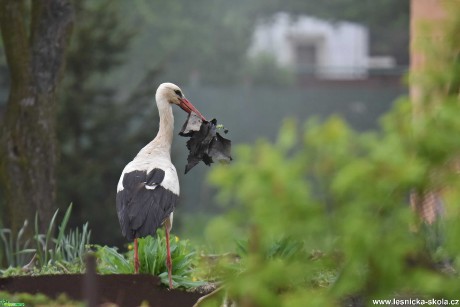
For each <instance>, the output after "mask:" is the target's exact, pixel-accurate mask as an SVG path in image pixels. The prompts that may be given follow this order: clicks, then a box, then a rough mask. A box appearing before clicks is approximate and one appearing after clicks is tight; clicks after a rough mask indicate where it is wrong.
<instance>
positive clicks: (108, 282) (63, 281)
mask: <svg viewBox="0 0 460 307" xmlns="http://www.w3.org/2000/svg"><path fill="white" fill-rule="evenodd" d="M87 282H88V281H87V279H85V275H82V274H66V275H43V276H17V277H7V278H0V291H7V292H10V293H18V292H27V293H32V294H36V293H43V294H45V295H46V296H49V297H51V298H56V297H57V296H58V295H59V294H61V293H65V294H66V295H67V296H68V297H69V298H71V299H73V300H78V301H85V300H86V298H87V297H88V295H93V296H95V297H96V301H97V304H104V303H114V304H116V305H118V306H123V307H124V306H127V307H129V306H140V305H141V304H142V302H147V303H148V304H149V306H151V307H155V306H161V307H168V306H171V307H173V306H174V307H176V306H184V307H186V306H193V304H195V303H196V301H197V300H198V298H200V297H201V296H203V295H205V294H206V293H198V292H186V291H183V290H175V289H173V290H169V289H168V288H166V287H164V286H162V285H160V280H159V278H158V277H156V276H151V275H133V274H116V275H115V274H112V275H96V277H95V279H94V280H92V281H91V284H92V285H93V286H91V290H89V292H92V293H91V294H88V290H87V291H86V294H85V291H84V289H85V283H87ZM87 285H88V284H86V288H88V286H87Z"/></svg>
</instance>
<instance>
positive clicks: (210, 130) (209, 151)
mask: <svg viewBox="0 0 460 307" xmlns="http://www.w3.org/2000/svg"><path fill="white" fill-rule="evenodd" d="M216 124H217V120H215V119H213V120H211V121H210V122H208V121H206V120H202V119H201V118H200V116H199V115H198V114H195V113H194V112H191V113H190V114H189V116H188V118H187V121H186V122H185V123H184V125H183V126H182V130H181V131H180V132H179V135H181V136H188V137H190V139H189V140H188V141H187V148H188V150H189V155H188V157H187V162H188V163H187V165H186V167H185V173H186V174H187V172H188V171H190V170H191V169H192V168H193V167H194V166H195V165H197V164H198V163H199V162H200V161H203V162H204V163H205V164H206V165H211V163H213V162H214V161H215V160H216V161H219V162H227V163H228V162H230V161H231V160H232V157H231V149H232V142H231V141H230V140H228V139H226V138H224V137H222V136H221V135H220V134H219V133H218V132H216V130H217V129H216Z"/></svg>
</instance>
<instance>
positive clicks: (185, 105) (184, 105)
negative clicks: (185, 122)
mask: <svg viewBox="0 0 460 307" xmlns="http://www.w3.org/2000/svg"><path fill="white" fill-rule="evenodd" d="M179 107H181V109H182V110H184V111H185V112H187V113H189V114H190V113H191V112H194V113H196V115H198V116H199V117H200V118H201V119H202V120H203V121H206V118H204V116H203V115H201V113H200V111H198V110H197V109H196V108H195V106H194V105H193V104H192V103H191V102H190V101H188V100H187V99H185V98H180V104H179Z"/></svg>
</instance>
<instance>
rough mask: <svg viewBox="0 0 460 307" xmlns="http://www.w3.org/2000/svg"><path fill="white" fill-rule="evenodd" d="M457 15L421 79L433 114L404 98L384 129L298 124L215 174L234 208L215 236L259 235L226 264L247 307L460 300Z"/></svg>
mask: <svg viewBox="0 0 460 307" xmlns="http://www.w3.org/2000/svg"><path fill="white" fill-rule="evenodd" d="M453 8H454V10H453V11H456V12H457V13H458V12H459V11H460V7H459V6H458V5H457V7H454V6H453ZM452 16H455V17H454V18H455V20H454V22H450V23H449V24H448V25H447V26H446V27H445V29H446V30H445V35H446V41H447V42H450V41H451V40H452V41H455V42H457V44H449V46H448V48H444V47H439V46H435V47H433V48H437V49H436V50H437V53H436V52H435V51H433V53H434V54H437V56H438V58H437V60H436V65H437V66H435V67H431V66H429V67H428V69H427V71H429V72H430V73H431V75H430V74H428V75H425V76H424V78H423V80H424V81H423V82H422V83H420V84H421V85H424V87H423V91H422V95H423V99H422V102H421V103H422V105H421V108H422V110H424V111H425V112H422V113H421V114H418V116H416V117H415V119H414V112H415V110H414V105H413V104H412V103H411V102H410V101H409V100H408V99H401V100H400V101H399V102H398V103H397V104H396V105H395V107H394V109H393V110H392V111H391V112H390V113H389V114H388V115H386V116H385V117H384V118H383V119H382V123H381V131H380V132H374V133H365V134H359V133H356V132H354V131H352V130H351V129H350V128H349V127H348V126H347V125H346V123H345V122H343V121H342V120H341V119H339V118H337V117H332V118H330V119H328V120H327V121H326V122H324V123H319V122H318V121H315V120H312V121H308V122H307V123H306V124H305V126H304V127H303V128H302V127H299V125H298V124H297V123H296V122H294V121H292V120H288V121H286V122H285V123H284V125H283V127H282V128H281V130H280V133H279V136H278V139H277V140H276V142H274V143H272V142H269V141H266V140H260V141H258V142H257V143H256V144H254V145H250V146H248V145H242V146H239V147H237V148H236V154H235V159H234V163H233V164H231V165H230V166H218V167H216V168H214V169H213V170H212V172H211V174H210V177H209V179H210V182H211V183H212V184H214V185H215V186H216V187H218V189H219V195H218V198H219V199H220V201H222V202H223V203H226V204H227V205H228V206H231V207H232V208H231V210H229V213H228V214H227V215H225V216H221V217H219V218H217V219H216V220H214V221H212V222H211V223H210V225H209V227H208V229H207V232H206V236H207V239H208V240H209V241H210V242H214V243H215V244H216V245H220V246H221V248H228V244H227V245H226V246H225V245H222V242H226V243H232V242H234V241H235V240H236V241H241V240H242V238H245V239H243V241H244V240H247V243H245V244H243V252H241V250H240V253H239V255H240V256H241V259H240V260H239V261H233V262H232V263H230V264H229V263H225V265H222V266H221V270H218V271H216V272H219V274H220V275H219V276H218V277H219V278H222V279H223V280H224V282H225V291H226V292H227V294H228V297H229V298H231V299H233V300H236V301H237V302H239V304H240V306H337V305H340V304H342V305H353V304H354V303H353V302H361V304H362V303H364V304H368V305H371V303H372V300H373V299H391V298H395V297H396V298H408V297H418V298H422V297H423V298H443V299H458V289H459V288H460V280H459V278H458V275H457V274H456V272H458V268H459V265H460V253H459V252H460V245H459V244H458V234H459V233H460V226H459V223H458V219H459V217H460V208H459V206H458V203H459V201H460V192H459V191H460V189H459V188H460V178H459V176H458V169H457V168H458V167H457V166H456V164H457V163H458V159H459V157H460V138H458V137H457V135H458V134H460V121H459V120H458V114H460V103H459V96H458V95H459V93H460V82H459V80H460V65H458V63H459V62H460V59H459V57H460V56H459V55H460V52H459V51H460V50H459V47H460V44H458V42H459V41H458V33H459V32H460V14H456V15H455V14H452ZM440 59H443V60H444V62H442V61H441V60H440ZM439 61H441V62H442V63H443V65H441V64H439ZM446 63H450V64H451V65H447V64H446ZM439 69H442V71H439ZM430 76H431V77H432V78H431V79H430ZM440 80H441V81H440ZM446 85H447V86H446ZM417 107H418V108H420V105H418V106H417ZM429 191H436V192H438V193H441V192H442V196H443V199H442V202H443V207H444V211H445V212H444V216H443V218H442V219H441V220H438V222H436V223H434V224H429V223H427V222H426V221H424V220H422V219H420V218H419V217H418V215H416V214H415V213H414V212H413V211H412V209H411V207H410V206H409V195H410V194H411V193H418V194H420V195H423V193H425V192H429ZM239 245H240V246H241V243H240V244H239ZM297 245H298V246H297ZM292 246H296V248H295V249H292ZM283 251H286V252H283ZM290 251H291V252H290ZM217 303H218V302H211V303H210V304H217Z"/></svg>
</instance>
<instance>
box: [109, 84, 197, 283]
mask: <svg viewBox="0 0 460 307" xmlns="http://www.w3.org/2000/svg"><path fill="white" fill-rule="evenodd" d="M155 99H156V103H157V107H158V112H159V115H160V129H159V131H158V134H157V135H156V137H155V138H154V139H153V140H152V141H151V142H150V143H148V144H147V145H146V146H145V147H144V148H142V149H141V150H140V151H139V153H138V154H137V156H136V157H135V158H134V159H133V160H132V161H131V162H129V163H128V164H127V165H126V166H125V168H124V169H123V172H122V173H121V177H120V181H119V182H118V186H117V213H118V219H119V221H120V226H121V231H122V233H123V236H125V237H126V238H127V239H128V240H130V241H131V240H132V239H134V270H135V272H136V273H138V272H139V256H138V242H137V239H138V238H141V237H145V236H147V235H152V236H153V235H155V233H156V231H157V229H158V228H159V227H161V226H162V225H163V226H164V227H165V232H166V249H167V258H166V265H167V267H168V277H169V288H172V287H173V285H172V277H171V272H172V263H171V252H170V248H169V232H170V230H171V227H172V223H173V211H174V207H175V205H176V203H177V200H178V198H179V179H178V178H177V172H176V168H175V167H174V165H173V164H172V163H171V143H172V139H173V132H174V116H173V111H172V105H178V106H179V107H181V108H182V109H183V110H184V111H185V112H187V113H189V114H190V113H191V112H192V111H193V112H194V113H196V114H197V115H198V116H200V117H201V119H203V120H205V119H204V117H203V116H202V115H201V113H200V112H198V110H197V109H196V108H195V107H194V106H193V105H192V104H191V103H190V102H189V101H188V100H187V99H186V98H185V97H184V95H183V93H182V91H181V89H180V88H179V87H178V86H177V85H175V84H172V83H163V84H161V85H160V86H159V87H158V89H157V92H156V95H155Z"/></svg>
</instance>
